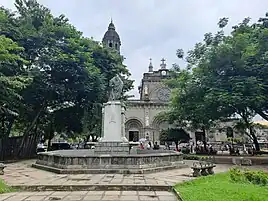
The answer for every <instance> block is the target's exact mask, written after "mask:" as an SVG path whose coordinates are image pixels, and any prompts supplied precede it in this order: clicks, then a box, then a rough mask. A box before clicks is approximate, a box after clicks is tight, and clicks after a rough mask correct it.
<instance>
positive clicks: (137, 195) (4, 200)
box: [0, 191, 177, 201]
mask: <svg viewBox="0 0 268 201" xmlns="http://www.w3.org/2000/svg"><path fill="white" fill-rule="evenodd" d="M48 200H51V201H52V200H60V201H67V200H68V201H78V200H79V201H99V200H102V201H104V200H105V201H111V200H113V201H120V200H124V201H142V200H146V201H151V200H152V201H153V200H157V201H175V200H177V199H176V197H175V195H173V194H172V193H170V192H165V191H139V192H137V191H73V192H68V191H65V192H55V191H45V192H21V193H7V194H3V195H0V201H48Z"/></svg>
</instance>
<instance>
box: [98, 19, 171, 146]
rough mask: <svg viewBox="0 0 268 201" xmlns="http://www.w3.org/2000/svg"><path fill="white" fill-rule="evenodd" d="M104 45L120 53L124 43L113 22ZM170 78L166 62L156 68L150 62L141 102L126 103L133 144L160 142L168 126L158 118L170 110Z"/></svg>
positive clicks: (141, 89) (163, 60)
mask: <svg viewBox="0 0 268 201" xmlns="http://www.w3.org/2000/svg"><path fill="white" fill-rule="evenodd" d="M102 44H103V45H105V46H106V47H109V48H114V49H115V50H117V51H118V52H119V53H120V47H121V40H120V37H119V34H118V33H117V31H116V29H115V25H114V23H113V21H111V22H110V24H109V26H108V30H107V31H106V33H105V34H104V37H103V39H102ZM169 76H170V75H169V70H168V69H167V65H166V63H165V59H162V60H161V63H160V66H159V67H158V68H156V69H154V67H153V64H152V59H150V63H149V66H148V72H146V73H144V74H143V78H142V80H141V85H140V86H139V89H138V90H139V94H140V97H139V99H136V100H128V101H127V102H126V123H125V133H126V138H127V139H128V140H129V141H138V140H139V139H140V138H146V139H148V140H150V141H159V132H160V131H161V130H162V129H165V128H167V127H168V124H167V123H166V122H161V120H160V119H159V118H157V117H158V115H159V113H161V112H164V111H166V110H167V109H168V101H169V99H170V95H171V90H170V89H169V88H168V87H166V86H165V84H164V82H163V79H165V78H168V77H169Z"/></svg>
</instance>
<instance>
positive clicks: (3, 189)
mask: <svg viewBox="0 0 268 201" xmlns="http://www.w3.org/2000/svg"><path fill="white" fill-rule="evenodd" d="M13 191H14V190H13V189H12V188H11V187H9V186H8V185H6V184H5V182H3V181H2V180H0V194H2V193H10V192H13Z"/></svg>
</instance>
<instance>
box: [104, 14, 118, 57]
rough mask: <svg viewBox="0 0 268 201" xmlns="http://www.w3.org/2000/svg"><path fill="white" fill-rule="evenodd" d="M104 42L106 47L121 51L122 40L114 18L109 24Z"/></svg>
mask: <svg viewBox="0 0 268 201" xmlns="http://www.w3.org/2000/svg"><path fill="white" fill-rule="evenodd" d="M102 44H103V45H105V46H106V47H109V48H113V49H115V50H116V51H118V52H119V53H120V47H121V40H120V37H119V35H118V33H117V32H116V30H115V26H114V23H113V20H112V19H111V22H110V24H109V26H108V30H107V31H106V33H105V34H104V37H103V39H102Z"/></svg>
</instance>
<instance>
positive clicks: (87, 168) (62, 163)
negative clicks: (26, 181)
mask: <svg viewBox="0 0 268 201" xmlns="http://www.w3.org/2000/svg"><path fill="white" fill-rule="evenodd" d="M100 148H101V147H100ZM33 167H35V168H39V169H42V170H47V171H51V172H55V173H58V174H115V173H117V174H143V173H150V172H156V171H162V170H168V169H173V168H181V167H187V166H186V165H185V164H184V162H183V158H182V154H180V153H177V152H172V151H170V152H164V153H159V152H158V153H148V154H128V155H112V154H105V155H95V154H94V150H61V151H53V152H44V153H39V154H38V160H37V161H36V163H35V164H33Z"/></svg>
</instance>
